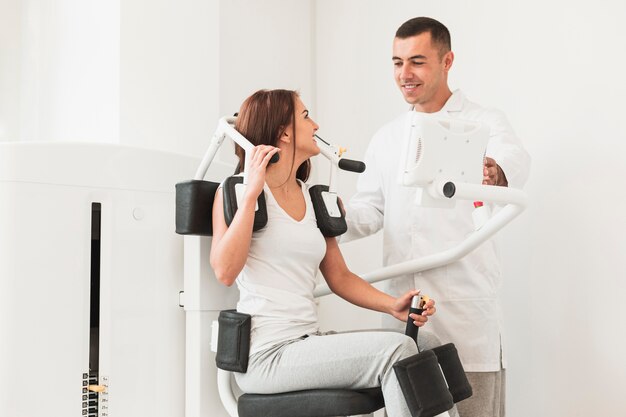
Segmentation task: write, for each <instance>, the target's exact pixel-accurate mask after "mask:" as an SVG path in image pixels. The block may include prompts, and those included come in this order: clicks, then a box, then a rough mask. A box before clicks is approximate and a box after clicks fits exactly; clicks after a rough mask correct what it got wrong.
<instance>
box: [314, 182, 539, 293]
mask: <svg viewBox="0 0 626 417" xmlns="http://www.w3.org/2000/svg"><path fill="white" fill-rule="evenodd" d="M448 184H453V185H454V188H455V191H454V193H453V195H452V196H451V197H446V196H445V195H444V186H446V185H448ZM429 192H430V193H431V194H434V195H433V196H437V197H438V198H453V199H459V200H483V201H489V202H494V203H508V204H507V205H506V206H505V207H504V208H502V210H500V211H499V212H498V213H496V214H495V215H494V216H492V217H491V218H490V219H489V220H488V221H487V222H486V223H485V224H484V225H483V226H482V227H481V228H480V229H479V230H477V231H475V232H474V233H472V234H470V235H469V236H467V237H466V238H465V240H463V241H462V242H461V243H459V244H458V245H456V246H455V247H453V248H450V249H447V250H444V251H441V252H438V253H435V254H432V255H429V256H425V257H423V258H420V259H414V260H410V261H406V262H401V263H398V264H395V265H390V266H387V267H384V268H380V269H377V270H375V271H372V272H370V273H368V274H363V275H361V278H363V279H364V280H365V281H367V282H371V283H373V282H379V281H384V280H386V279H390V278H394V277H397V276H400V275H405V274H415V273H418V272H422V271H427V270H429V269H434V268H438V267H440V266H443V265H447V264H449V263H452V262H456V261H458V260H459V259H461V258H462V257H464V256H465V255H467V254H468V253H470V252H471V251H473V250H474V249H476V248H477V247H478V246H480V245H481V244H482V243H484V242H486V241H487V240H488V239H489V238H491V237H492V236H493V235H495V234H496V233H497V232H498V231H499V230H500V229H502V228H503V227H504V226H506V225H507V224H509V223H510V222H511V221H512V220H513V219H514V218H516V217H517V216H519V215H520V214H521V213H522V212H523V211H524V209H525V208H526V205H527V200H528V199H527V196H526V193H524V192H523V191H522V190H517V189H513V188H506V187H495V186H491V185H473V184H466V183H452V182H451V181H439V182H437V183H433V184H432V185H431V186H430V188H429ZM446 193H447V192H446ZM331 293H332V291H331V290H330V288H329V287H328V285H326V284H321V285H318V286H317V287H315V290H314V292H313V295H314V296H315V297H321V296H324V295H328V294H331Z"/></svg>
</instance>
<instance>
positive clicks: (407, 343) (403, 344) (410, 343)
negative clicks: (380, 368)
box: [394, 334, 418, 361]
mask: <svg viewBox="0 0 626 417" xmlns="http://www.w3.org/2000/svg"><path fill="white" fill-rule="evenodd" d="M395 342H396V343H397V345H398V347H397V349H396V355H397V357H396V358H394V359H395V361H399V360H401V359H404V358H408V357H409V356H413V355H415V354H417V353H418V350H417V345H416V344H415V340H413V339H411V338H410V337H409V336H406V335H403V334H397V340H396V341H395Z"/></svg>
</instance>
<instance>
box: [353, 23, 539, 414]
mask: <svg viewBox="0 0 626 417" xmlns="http://www.w3.org/2000/svg"><path fill="white" fill-rule="evenodd" d="M392 59H393V65H394V76H395V80H396V83H397V85H398V87H399V88H400V91H401V92H402V95H403V96H404V99H405V100H406V101H407V102H408V103H409V104H410V105H411V106H412V110H413V111H418V112H423V113H436V114H438V115H441V116H444V117H452V118H458V119H463V120H472V121H479V122H482V123H485V124H487V125H488V126H489V127H490V139H489V144H488V147H487V152H486V158H485V164H484V169H483V183H484V184H489V185H494V186H511V187H517V188H520V187H522V185H523V184H524V182H525V181H526V178H527V176H528V169H529V164H530V158H529V156H528V154H527V153H526V151H525V150H524V149H523V147H522V144H521V142H520V140H519V139H518V138H517V137H516V136H515V134H514V133H513V131H512V129H511V127H510V125H509V123H508V122H507V120H506V118H505V117H504V115H503V114H502V113H500V112H498V111H495V110H491V109H485V108H483V107H480V106H479V105H477V104H475V103H472V102H470V101H469V100H468V99H467V98H465V96H464V95H463V93H461V92H460V91H458V90H457V91H454V92H452V91H451V90H450V88H449V87H448V72H449V71H450V68H451V67H452V63H453V62H454V54H453V52H452V50H451V46H450V34H449V32H448V29H447V28H446V27H445V26H444V25H443V24H441V23H440V22H438V21H436V20H434V19H430V18H426V17H418V18H414V19H411V20H409V21H407V22H405V23H404V24H403V25H402V26H400V28H399V29H398V31H397V32H396V36H395V38H394V41H393V58H392ZM407 117H408V114H403V115H402V116H400V117H399V118H397V119H396V120H394V121H392V122H391V123H389V124H387V125H386V126H384V127H383V128H382V129H380V130H379V131H378V132H377V133H376V135H375V136H374V137H373V139H372V141H371V143H370V145H369V147H368V150H367V153H366V156H365V162H366V165H367V170H366V171H365V172H364V173H363V174H362V175H361V176H360V178H359V181H358V185H357V194H356V195H355V196H354V197H353V198H352V199H351V200H350V203H349V204H348V206H347V222H348V233H347V234H346V235H345V236H344V239H343V240H342V241H346V240H351V239H356V238H360V237H364V236H367V235H370V234H373V233H375V232H377V231H378V230H380V229H381V228H382V229H383V239H384V253H383V259H384V264H385V265H393V264H396V263H399V262H403V261H406V260H410V259H416V258H420V257H424V256H427V255H430V254H432V253H435V252H439V251H442V250H445V249H448V248H450V247H452V246H454V245H455V244H457V243H458V242H459V241H461V240H463V238H464V237H465V236H466V235H467V234H469V233H471V232H472V231H473V230H474V228H473V223H472V210H473V209H474V207H473V204H472V202H465V201H460V202H457V206H456V208H454V209H436V208H425V207H420V206H417V205H416V204H415V192H416V189H415V188H412V187H404V186H402V185H400V184H399V183H398V167H399V166H403V164H404V156H403V155H402V152H403V149H405V148H404V147H403V145H402V143H403V141H404V140H406V138H404V136H405V135H406V134H405V131H404V127H405V120H406V118H407ZM500 275H501V274H500V266H499V261H498V257H497V253H496V248H495V245H494V242H492V241H489V242H486V243H484V244H483V245H482V246H481V247H479V248H477V249H476V250H475V251H474V252H472V253H470V254H469V255H467V256H466V257H465V258H463V259H462V260H461V261H458V262H455V263H453V264H450V265H448V266H446V267H442V268H438V269H436V270H432V271H426V272H423V273H419V274H413V275H407V276H403V277H401V278H397V279H394V280H391V281H386V286H387V287H386V290H387V291H388V292H389V293H391V294H395V295H398V294H401V293H403V292H405V291H407V290H408V289H410V288H422V289H423V290H424V291H425V292H427V293H428V294H429V295H432V296H433V298H435V299H436V300H437V307H438V312H439V317H438V319H437V320H433V323H432V326H431V331H432V332H434V333H435V334H436V335H437V336H438V337H439V338H440V339H441V342H442V343H447V342H453V343H454V344H455V345H456V347H457V349H458V350H459V354H460V356H461V360H462V362H463V366H464V367H465V370H466V371H467V372H468V379H469V381H470V383H471V384H472V386H473V389H474V395H473V396H472V398H469V399H467V400H465V401H462V402H460V403H459V404H457V405H458V409H459V414H460V415H461V417H474V416H476V417H487V416H494V417H502V416H504V394H505V390H504V385H505V373H504V366H505V362H504V360H503V358H502V355H501V352H502V350H501V337H500V327H501V317H500V311H499V310H500V308H499V304H498V297H497V291H498V287H499V285H500ZM384 324H385V325H389V326H393V324H392V322H385V323H384Z"/></svg>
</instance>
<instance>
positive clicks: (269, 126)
mask: <svg viewBox="0 0 626 417" xmlns="http://www.w3.org/2000/svg"><path fill="white" fill-rule="evenodd" d="M297 97H298V93H297V92H296V91H293V90H259V91H257V92H256V93H254V94H252V95H251V96H250V97H248V98H247V99H246V100H245V101H244V102H243V104H242V105H241V109H240V110H239V115H238V116H237V122H236V123H235V129H236V130H237V131H238V132H239V133H241V134H242V135H243V136H244V137H245V138H246V139H248V140H249V141H250V142H251V143H252V144H253V145H254V146H257V145H270V146H277V145H278V140H279V139H280V137H281V135H282V134H283V133H284V132H285V129H287V127H288V126H289V125H291V126H293V127H294V131H293V138H292V140H293V144H294V146H293V156H292V167H291V171H293V163H294V162H293V161H294V159H293V157H295V153H296V147H295V144H296V132H295V126H296V98H297ZM235 153H236V154H237V156H238V157H239V164H238V165H237V170H236V173H240V172H242V171H243V169H244V164H245V156H244V151H243V149H242V148H241V147H240V146H239V145H237V144H235ZM310 171H311V161H310V160H308V159H307V160H306V161H304V162H303V163H302V164H301V165H300V166H299V167H298V170H297V171H296V178H298V179H299V180H301V181H306V180H307V179H308V178H309V173H310Z"/></svg>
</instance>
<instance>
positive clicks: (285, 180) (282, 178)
mask: <svg viewBox="0 0 626 417" xmlns="http://www.w3.org/2000/svg"><path fill="white" fill-rule="evenodd" d="M280 162H282V161H279V162H277V163H276V164H272V165H270V166H269V167H268V168H267V172H266V174H265V182H266V183H267V186H268V187H270V188H271V189H272V190H281V191H287V192H288V191H290V190H293V189H295V188H298V189H299V188H300V185H299V184H298V182H297V181H296V170H297V167H296V166H295V165H294V166H293V169H292V167H291V163H289V164H286V163H285V164H281V163H280ZM285 162H288V161H285Z"/></svg>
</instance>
